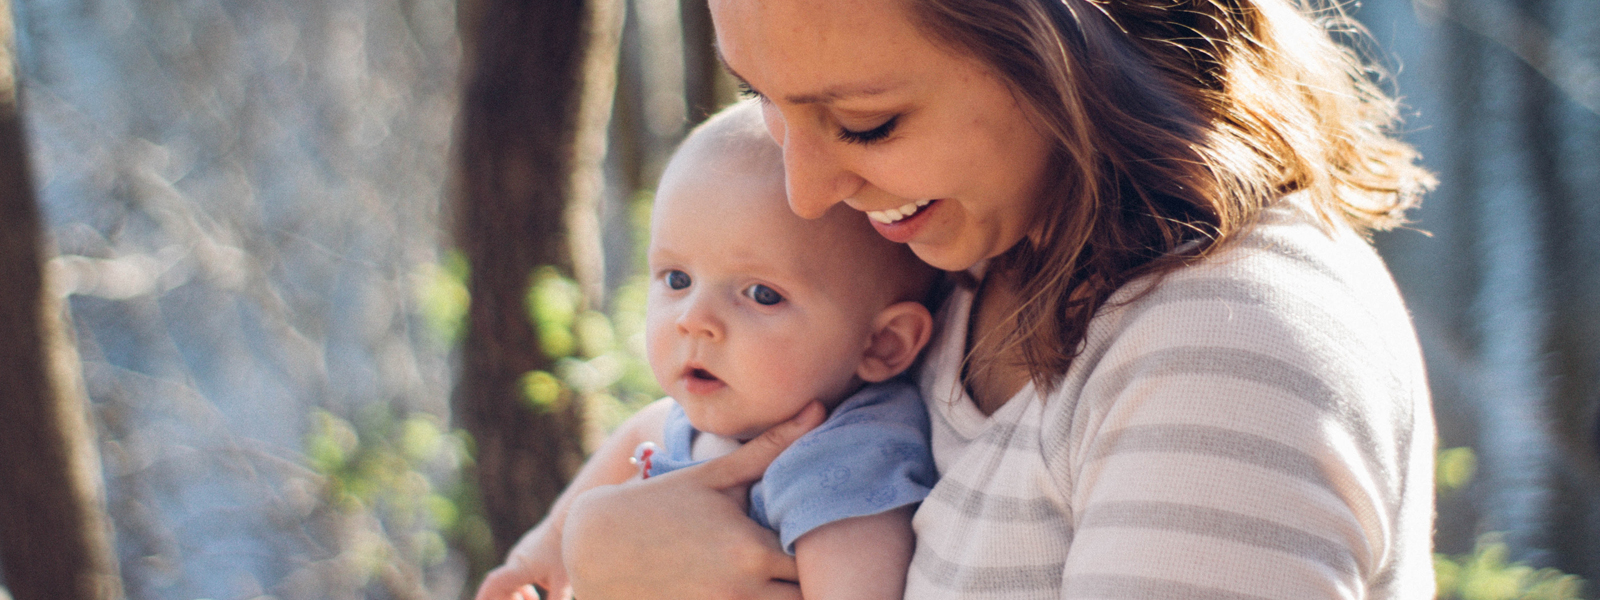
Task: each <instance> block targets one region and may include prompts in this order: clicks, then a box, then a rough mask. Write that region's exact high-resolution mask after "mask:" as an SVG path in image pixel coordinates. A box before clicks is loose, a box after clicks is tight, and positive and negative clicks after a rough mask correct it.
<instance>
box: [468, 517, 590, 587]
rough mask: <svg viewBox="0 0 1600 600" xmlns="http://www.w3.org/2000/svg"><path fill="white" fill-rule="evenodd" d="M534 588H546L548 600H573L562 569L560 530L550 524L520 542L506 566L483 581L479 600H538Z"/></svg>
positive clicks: (508, 556) (500, 567) (491, 572)
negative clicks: (535, 586)
mask: <svg viewBox="0 0 1600 600" xmlns="http://www.w3.org/2000/svg"><path fill="white" fill-rule="evenodd" d="M534 585H537V586H539V587H541V588H544V589H545V591H546V593H547V594H548V595H547V596H546V598H549V599H556V600H567V599H570V598H571V597H572V589H571V585H570V584H569V583H568V581H567V570H566V568H565V567H563V566H562V565H561V530H560V528H558V527H554V526H552V525H551V524H550V523H543V524H541V525H540V526H538V527H535V528H533V530H532V531H529V532H528V534H527V535H524V536H522V539H520V540H517V544H516V545H515V546H512V547H511V552H510V553H508V554H507V555H506V563H505V564H503V565H500V566H499V567H495V569H494V570H492V571H489V574H488V575H487V576H485V577H484V578H483V585H480V586H478V595H477V597H476V600H539V596H538V595H537V594H536V593H535V592H534V590H533V587H532V586H534Z"/></svg>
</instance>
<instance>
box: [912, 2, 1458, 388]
mask: <svg viewBox="0 0 1600 600" xmlns="http://www.w3.org/2000/svg"><path fill="white" fill-rule="evenodd" d="M907 1H908V2H910V4H911V6H912V9H911V10H912V14H913V15H915V18H917V19H918V20H919V25H921V26H922V28H923V29H924V31H925V32H927V33H928V34H929V35H930V36H931V37H932V38H933V39H935V40H938V41H940V42H943V43H944V44H946V45H947V46H950V47H952V48H955V49H957V50H959V51H963V52H965V53H966V54H968V55H971V56H973V57H975V58H977V59H978V60H981V61H983V62H984V63H986V64H987V65H988V66H989V67H990V68H991V69H994V70H995V72H996V73H997V74H999V75H1000V76H1001V77H1002V79H1004V80H1005V81H1007V83H1009V85H1010V86H1011V87H1012V90H1013V91H1014V93H1016V94H1017V96H1018V98H1019V100H1020V101H1022V103H1023V104H1024V105H1025V106H1026V107H1027V108H1028V109H1029V110H1030V111H1032V113H1033V115H1032V116H1033V117H1034V119H1035V122H1036V123H1037V126H1038V127H1040V129H1041V130H1042V131H1043V132H1044V133H1045V134H1046V135H1047V136H1049V137H1051V138H1053V139H1054V140H1055V141H1056V142H1057V144H1056V146H1057V155H1056V157H1055V160H1056V164H1057V166H1058V167H1059V171H1058V172H1060V173H1061V176H1060V177H1058V178H1057V181H1056V182H1055V186H1054V188H1052V189H1051V190H1050V191H1048V192H1047V193H1048V194H1049V197H1050V198H1049V199H1048V200H1047V201H1046V202H1044V203H1043V204H1044V207H1043V209H1042V210H1043V211H1044V214H1042V215H1041V217H1042V218H1041V219H1040V222H1041V225H1040V226H1039V228H1038V229H1037V230H1036V231H1034V232H1032V233H1031V234H1030V235H1029V236H1028V237H1027V238H1026V239H1025V240H1024V241H1023V242H1022V243H1020V244H1018V245H1017V247H1015V248H1013V249H1012V250H1010V251H1008V252H1007V253H1006V254H1004V255H1002V256H1000V257H997V258H996V259H995V261H993V262H992V264H991V267H990V268H991V270H994V269H1004V270H1008V271H1009V272H1010V275H1011V276H1012V277H1013V279H1014V280H1015V281H1016V282H1017V283H1018V285H1019V290H1018V292H1019V294H1020V297H1021V298H1022V303H1021V307H1020V308H1019V309H1017V313H1016V315H1015V316H1016V324H1017V327H1016V329H1015V332H1014V333H1013V334H1012V335H1011V336H1010V337H1009V338H1008V339H1005V340H1001V341H1000V342H999V343H998V344H995V345H990V344H975V345H974V347H985V348H999V350H996V351H995V352H993V355H990V356H974V357H972V359H973V360H975V361H976V363H975V365H974V366H975V367H979V368H982V364H983V363H984V361H992V360H996V357H997V356H1007V357H1012V356H1015V357H1018V358H1020V360H1021V361H1022V362H1023V363H1024V365H1025V366H1026V368H1027V369H1028V371H1029V374H1030V376H1031V378H1032V379H1033V381H1034V383H1035V385H1037V386H1039V387H1040V388H1041V389H1046V390H1048V389H1050V388H1051V387H1052V384H1053V382H1054V380H1055V379H1056V377H1057V376H1059V375H1060V374H1062V373H1065V372H1066V369H1067V366H1068V365H1070V364H1071V362H1072V360H1073V358H1074V357H1075V356H1076V355H1077V353H1078V351H1079V348H1080V347H1081V345H1082V342H1083V338H1084V335H1085V334H1086V332H1087V330H1088V326H1089V320H1090V318H1091V317H1093V316H1094V313H1095V311H1096V310H1098V309H1099V308H1100V307H1101V306H1102V305H1104V304H1105V303H1106V301H1107V299H1108V298H1110V296H1111V295H1112V293H1113V292H1115V291H1116V290H1117V289H1118V288H1120V287H1122V286H1123V285H1124V284H1126V283H1128V282H1129V281H1131V280H1133V279H1135V278H1139V277H1144V276H1155V277H1159V276H1160V275H1162V274H1164V273H1167V272H1170V271H1172V270H1173V269H1176V268H1177V267H1179V266H1182V265H1184V264H1186V263H1189V262H1192V261H1193V260H1195V259H1197V258H1199V257H1202V256H1205V255H1206V254H1207V253H1209V252H1210V251H1211V250H1213V249H1215V248H1217V247H1219V246H1220V245H1222V244H1225V243H1226V242H1227V241H1228V240H1229V239H1231V238H1232V237H1234V236H1235V235H1237V234H1238V233H1239V232H1240V231H1242V230H1243V229H1244V228H1245V227H1247V226H1248V225H1249V223H1250V222H1251V221H1252V220H1253V219H1254V218H1255V217H1256V216H1257V215H1258V214H1259V213H1260V212H1261V211H1262V210H1263V209H1264V208H1266V207H1267V206H1269V205H1271V204H1272V203H1273V202H1275V201H1276V200H1277V199H1279V198H1282V197H1283V196H1285V195H1286V194H1290V193H1301V194H1304V195H1305V196H1307V197H1308V198H1309V199H1310V201H1311V203H1312V205H1313V206H1314V207H1316V210H1317V211H1318V213H1319V214H1320V216H1321V218H1322V219H1323V220H1324V221H1329V222H1331V220H1332V219H1343V220H1345V221H1347V222H1349V223H1350V224H1351V225H1352V226H1353V227H1355V228H1356V229H1357V230H1358V231H1362V232H1368V231H1371V230H1374V229H1386V228H1390V227H1394V226H1396V225H1399V224H1401V223H1403V222H1404V221H1405V214H1404V213H1405V211H1406V210H1407V209H1408V208H1410V207H1412V206H1414V205H1415V204H1416V202H1417V201H1418V199H1419V197H1420V195H1421V193H1422V192H1423V191H1425V190H1426V189H1427V188H1429V187H1431V186H1432V184H1433V179H1432V177H1431V175H1429V174H1428V173H1427V172H1426V171H1424V170H1423V169H1422V168H1421V167H1419V166H1417V165H1416V160H1417V153H1416V151H1415V150H1414V149H1412V147H1411V146H1409V145H1407V144H1406V143H1404V142H1402V141H1400V140H1398V139H1397V138H1396V137H1395V132H1394V128H1395V126H1396V125H1397V123H1398V112H1399V109H1398V105H1397V103H1396V101H1395V100H1394V99H1393V98H1391V97H1390V96H1389V95H1388V94H1387V93H1386V92H1385V91H1384V89H1383V87H1382V85H1381V80H1380V78H1381V72H1380V71H1378V70H1376V69H1373V68H1370V67H1369V66H1368V63H1367V62H1366V61H1365V60H1363V57H1362V56H1361V55H1360V54H1359V53H1358V52H1356V51H1355V50H1354V49H1353V48H1351V47H1350V46H1347V45H1343V44H1340V43H1338V42H1337V41H1335V39H1334V35H1340V36H1342V37H1347V38H1350V39H1364V38H1363V37H1362V36H1361V33H1362V31H1363V30H1362V29H1361V28H1360V27H1359V26H1358V25H1357V24H1355V22H1354V21H1353V20H1352V19H1351V18H1350V17H1349V16H1348V15H1346V14H1345V13H1344V12H1343V11H1342V10H1341V9H1340V8H1339V7H1337V6H1320V7H1319V6H1310V5H1298V4H1296V3H1295V0H982V1H974V0H907ZM1307 1H1313V2H1314V1H1316V0H1307Z"/></svg>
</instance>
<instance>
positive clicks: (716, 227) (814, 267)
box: [646, 102, 938, 439]
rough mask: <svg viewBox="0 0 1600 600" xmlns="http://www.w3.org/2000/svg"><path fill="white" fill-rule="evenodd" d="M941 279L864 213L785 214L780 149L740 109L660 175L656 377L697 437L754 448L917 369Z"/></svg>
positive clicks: (655, 233)
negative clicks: (765, 436)
mask: <svg viewBox="0 0 1600 600" xmlns="http://www.w3.org/2000/svg"><path fill="white" fill-rule="evenodd" d="M937 275H938V273H937V271H935V270H934V269H933V268H932V267H929V266H928V265H927V264H925V263H923V262H922V261H920V260H918V259H917V258H916V256H915V255H914V254H912V253H911V250H910V249H909V248H907V247H906V246H905V245H902V244H896V243H893V242H890V241H889V240H886V239H884V238H883V237H882V236H880V235H878V234H877V233H876V232H875V231H873V229H872V227H871V225H870V224H868V223H867V220H866V219H865V218H863V217H862V216H861V214H860V213H859V212H856V211H853V210H849V209H848V208H847V207H841V206H835V207H834V209H833V210H832V211H830V212H828V214H826V215H824V216H823V217H821V218H819V219H816V220H809V221H808V220H805V219H802V218H800V217H798V216H795V214H794V213H793V212H790V210H789V206H788V202H787V200H786V197H785V195H784V181H783V156H782V153H781V150H780V149H779V148H778V146H777V145H776V144H775V143H774V142H773V141H772V139H771V138H770V137H768V135H767V132H766V129H765V128H764V127H763V125H762V122H761V113H760V110H759V107H757V106H756V105H754V104H752V103H749V102H746V103H741V104H739V105H735V106H734V107H732V108H729V109H728V110H725V111H723V112H722V113H720V114H718V115H716V116H714V117H712V118H711V119H710V120H709V121H707V122H706V123H705V124H704V125H702V126H700V127H699V128H697V129H695V131H694V132H693V133H691V134H689V137H688V139H686V140H684V142H683V145H682V146H680V147H679V148H678V151H677V153H676V154H674V155H673V158H672V161H671V162H670V163H668V165H667V169H666V172H665V173H664V174H663V175H662V177H661V185H660V187H659V189H658V190H657V193H656V201H655V210H654V212H653V213H652V214H651V218H650V277H651V281H650V300H649V304H648V308H647V309H646V320H647V322H648V324H647V328H646V332H647V333H646V337H647V339H648V346H649V354H650V367H651V369H652V370H653V371H654V372H655V376H656V380H657V381H659V382H660V383H661V387H662V388H663V389H665V390H666V391H667V393H668V394H670V395H671V396H672V397H674V398H676V399H677V400H678V402H679V403H680V404H681V405H682V406H683V408H684V410H685V411H686V412H687V413H688V415H689V420H690V421H691V422H693V423H694V425H695V427H696V428H697V429H700V430H701V431H706V432H710V433H714V434H717V435H721V436H725V437H734V438H739V439H748V438H750V437H753V436H755V435H758V434H760V433H761V432H762V431H765V430H766V429H767V428H769V427H771V426H773V425H776V424H778V423H780V422H783V421H785V420H787V419H789V418H790V417H792V416H794V415H795V414H796V413H798V412H799V411H800V409H801V408H803V407H804V406H805V405H806V404H807V403H809V402H810V401H812V400H818V401H821V402H823V403H824V404H825V405H827V406H828V407H829V408H830V409H831V408H832V407H833V406H835V405H837V404H838V403H839V402H840V401H842V400H843V399H844V398H845V397H846V396H848V395H849V394H850V393H852V392H854V391H855V390H856V389H858V388H859V387H860V386H861V385H862V384H863V383H868V382H878V381H883V380H886V379H889V378H891V377H894V376H895V375H898V374H899V373H901V372H902V371H904V370H905V369H906V368H907V367H909V366H911V363H912V362H913V361H915V360H916V357H917V353H918V352H920V351H921V350H922V347H923V346H924V345H925V344H927V341H928V337H929V335H930V333H931V331H932V328H933V318H932V316H931V315H930V314H929V313H928V309H927V308H926V307H925V306H924V305H923V303H922V300H923V299H924V297H925V296H926V295H927V293H928V290H929V288H930V287H931V286H932V285H933V282H934V281H935V280H936V278H937Z"/></svg>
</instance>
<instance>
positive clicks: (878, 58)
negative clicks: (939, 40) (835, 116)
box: [712, 0, 932, 104]
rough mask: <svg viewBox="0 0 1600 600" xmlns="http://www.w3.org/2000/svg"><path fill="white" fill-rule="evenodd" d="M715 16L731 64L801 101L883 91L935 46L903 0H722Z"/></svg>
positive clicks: (725, 57)
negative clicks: (926, 36) (897, 76)
mask: <svg viewBox="0 0 1600 600" xmlns="http://www.w3.org/2000/svg"><path fill="white" fill-rule="evenodd" d="M712 16H713V19H714V21H715V22H716V28H717V44H718V51H719V54H720V56H721V57H722V60H723V62H724V64H725V65H727V67H728V68H729V70H730V71H732V72H733V74H734V75H735V76H737V77H739V78H741V79H743V80H745V81H747V82H749V83H752V84H755V85H757V86H758V89H759V91H761V92H762V93H766V94H783V95H784V96H785V97H784V98H782V99H784V100H786V101H789V102H794V103H799V104H804V103H811V102H826V101H831V100H835V99H839V98H841V97H847V96H857V95H871V94H876V93H882V92H884V91H885V88H887V87H889V86H892V85H894V84H895V83H896V82H895V81H894V80H895V79H896V78H895V77H894V76H895V75H897V74H902V73H904V72H905V71H906V70H907V69H912V68H915V67H917V66H918V65H917V64H916V62H917V58H918V57H920V56H923V53H922V52H919V51H918V50H923V51H925V50H927V49H929V48H931V46H932V44H931V43H930V42H929V41H928V40H927V39H926V38H924V36H923V35H922V33H921V31H920V30H919V29H918V28H917V27H916V25H915V24H914V23H913V22H912V21H911V19H910V18H909V15H908V13H907V12H906V10H905V9H904V3H903V2H899V1H896V0H888V1H883V0H878V1H871V0H868V1H860V0H768V1H762V2H752V1H749V0H717V1H713V2H712ZM775 72H781V74H782V75H783V77H781V78H774V77H772V75H773V74H774V73H775ZM774 79H781V81H774ZM901 79H903V78H901ZM774 85H778V86H780V87H782V88H784V89H781V90H780V89H766V87H767V86H774ZM791 88H792V89H791Z"/></svg>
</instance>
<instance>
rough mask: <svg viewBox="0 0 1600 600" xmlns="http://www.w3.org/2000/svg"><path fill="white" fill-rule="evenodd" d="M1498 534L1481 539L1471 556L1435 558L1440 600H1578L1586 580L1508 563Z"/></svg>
mask: <svg viewBox="0 0 1600 600" xmlns="http://www.w3.org/2000/svg"><path fill="white" fill-rule="evenodd" d="M1509 554H1510V550H1509V549H1508V548H1507V547H1506V545H1505V543H1504V542H1503V541H1501V539H1500V536H1499V535H1498V534H1492V533H1491V534H1488V535H1485V536H1483V537H1481V538H1478V544H1477V548H1476V549H1475V550H1474V551H1473V552H1472V554H1466V555H1462V556H1456V557H1449V556H1444V555H1442V554H1441V555H1434V558H1433V568H1434V576H1435V577H1436V578H1437V579H1438V582H1439V600H1579V599H1580V598H1582V596H1581V595H1580V593H1581V591H1582V588H1583V580H1581V579H1578V577H1577V576H1576V575H1568V574H1566V573H1562V572H1560V571H1557V570H1555V569H1534V568H1533V567H1529V566H1527V565H1523V564H1519V563H1511V562H1508V560H1507V557H1508V556H1509Z"/></svg>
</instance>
